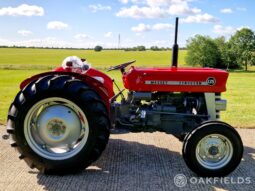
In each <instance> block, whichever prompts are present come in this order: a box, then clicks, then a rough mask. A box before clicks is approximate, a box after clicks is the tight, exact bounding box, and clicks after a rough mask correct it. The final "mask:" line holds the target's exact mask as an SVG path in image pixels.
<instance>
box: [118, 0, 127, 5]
mask: <svg viewBox="0 0 255 191" xmlns="http://www.w3.org/2000/svg"><path fill="white" fill-rule="evenodd" d="M119 2H121V3H123V4H127V3H128V0H119Z"/></svg>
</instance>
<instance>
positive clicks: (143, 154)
mask: <svg viewBox="0 0 255 191" xmlns="http://www.w3.org/2000/svg"><path fill="white" fill-rule="evenodd" d="M238 132H239V133H240V135H241V136H242V139H243V142H244V146H245V150H244V156H243V160H242V162H241V164H240V166H239V167H238V168H237V169H236V170H235V171H234V172H233V173H232V174H230V175H229V176H228V177H227V178H225V179H224V180H219V179H216V180H206V179H201V178H198V177H196V175H195V174H194V173H192V172H191V171H190V170H189V169H188V168H187V167H186V165H185V163H184V161H183V159H182V156H181V147H182V143H181V142H179V141H178V140H177V139H175V138H174V137H173V136H171V135H166V134H164V133H152V134H151V133H137V134H131V133H130V134H122V135H112V136H111V139H110V141H109V144H108V146H107V149H106V150H105V152H104V153H103V155H102V156H101V158H100V159H99V160H98V161H97V162H95V163H94V164H93V165H92V166H90V167H89V168H87V169H86V170H84V172H82V173H80V174H77V175H70V176H62V177H59V176H45V175H43V174H40V173H38V171H37V170H31V169H30V168H29V167H27V165H26V164H25V163H24V161H22V160H19V159H18V155H17V153H16V152H15V150H14V149H13V148H11V147H10V146H9V144H8V141H4V140H3V139H2V138H0V190H15V191H19V190H25V191H32V190H68V191H69V190H84V191H85V190H109V191H112V190H116V191H121V190H130V191H132V190H153V191H157V190H201V191H202V190H203V191H205V190H242V191H244V190H255V129H250V130H249V129H238ZM4 133H5V127H3V126H1V128H0V136H1V137H2V135H3V134H4ZM178 174H184V175H185V176H186V177H187V179H188V183H187V184H186V185H185V186H184V187H181V188H179V187H177V186H176V185H175V184H174V177H175V176H176V175H178ZM181 178H182V177H181ZM182 181H183V179H181V180H180V179H179V183H183V182H182ZM206 181H207V183H208V184H206ZM213 181H214V182H213ZM184 183H185V182H184Z"/></svg>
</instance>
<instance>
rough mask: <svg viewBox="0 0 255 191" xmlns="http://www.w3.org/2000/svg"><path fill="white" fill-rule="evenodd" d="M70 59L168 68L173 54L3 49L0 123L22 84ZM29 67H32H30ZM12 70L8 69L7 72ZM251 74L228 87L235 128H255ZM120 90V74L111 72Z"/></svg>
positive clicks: (237, 76)
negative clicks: (66, 58)
mask: <svg viewBox="0 0 255 191" xmlns="http://www.w3.org/2000/svg"><path fill="white" fill-rule="evenodd" d="M185 54H186V52H185V51H181V52H180V63H183V64H181V65H182V66H184V65H185V62H184V57H185ZM69 55H78V56H81V57H85V58H87V59H88V61H89V62H91V63H92V64H93V67H96V68H99V69H105V68H107V67H109V66H111V65H115V64H119V63H122V62H126V61H129V60H133V59H136V60H137V63H135V65H136V66H139V67H141V66H146V67H153V66H168V65H169V63H170V60H171V56H170V52H165V51H162V52H151V51H146V52H124V51H103V52H99V53H95V52H94V51H80V50H78V51H77V50H43V49H41V50H40V49H0V123H2V124H4V123H5V122H6V115H7V110H8V107H9V105H10V103H11V102H12V100H13V98H14V96H15V95H16V94H17V92H18V90H19V84H20V82H21V81H22V80H23V79H25V78H27V77H29V76H31V75H34V74H37V73H40V72H43V71H47V70H48V69H51V68H54V67H56V66H59V65H60V63H61V61H62V60H63V59H64V58H65V57H66V56H69ZM28 63H29V64H28ZM8 68H9V69H8ZM250 70H253V71H251V72H242V71H236V72H231V73H230V77H229V80H228V84H227V89H228V90H227V92H226V93H224V94H223V98H225V99H227V100H228V108H227V111H226V112H222V120H223V121H226V122H228V123H230V124H231V125H233V126H235V127H255V117H254V111H255V85H254V82H255V67H252V68H250ZM107 74H109V75H110V76H111V77H112V78H114V79H115V80H116V82H117V83H118V85H120V87H123V86H122V81H121V75H120V72H118V71H114V72H109V73H107Z"/></svg>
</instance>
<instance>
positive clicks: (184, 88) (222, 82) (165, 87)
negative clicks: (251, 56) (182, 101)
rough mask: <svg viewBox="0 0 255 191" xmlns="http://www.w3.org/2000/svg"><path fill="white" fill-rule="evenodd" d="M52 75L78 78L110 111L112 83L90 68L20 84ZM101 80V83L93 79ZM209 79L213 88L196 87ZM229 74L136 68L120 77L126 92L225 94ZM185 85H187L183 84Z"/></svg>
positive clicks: (66, 71)
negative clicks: (149, 82) (214, 80)
mask: <svg viewBox="0 0 255 191" xmlns="http://www.w3.org/2000/svg"><path fill="white" fill-rule="evenodd" d="M52 74H60V75H71V76H73V77H75V78H78V79H80V80H82V81H84V82H85V83H86V84H88V85H89V86H90V87H91V88H93V89H94V90H95V91H96V92H97V93H98V94H99V95H100V96H101V97H102V99H103V100H104V102H105V104H106V106H107V107H108V109H110V103H109V99H111V98H112V97H113V96H114V91H113V81H112V79H111V78H110V77H109V76H107V75H106V74H104V73H102V72H100V71H98V70H96V69H93V68H90V69H89V70H87V71H86V72H85V73H83V71H82V70H81V69H72V68H67V69H64V68H62V67H60V68H56V69H55V70H54V71H51V72H46V73H41V74H38V75H35V76H32V77H30V78H28V79H26V80H24V81H23V82H22V83H21V84H20V89H23V88H24V87H25V86H26V85H27V84H29V83H30V82H32V81H34V80H37V79H38V78H40V77H43V76H46V75H52ZM95 77H100V78H102V79H103V83H102V82H100V81H98V80H97V79H95ZM208 78H214V79H216V83H215V84H214V85H199V84H197V83H199V82H206V81H207V80H208ZM227 78H228V73H227V72H226V71H224V70H219V69H212V68H175V67H172V68H135V67H133V66H132V67H131V68H130V70H129V71H128V72H125V73H124V74H123V83H124V86H125V88H126V89H128V90H129V91H143V92H155V91H159V92H219V93H220V92H224V91H226V82H227ZM146 81H154V82H155V81H156V82H169V81H171V82H175V83H181V84H175V85H169V84H164V83H162V84H146ZM185 83H188V84H185Z"/></svg>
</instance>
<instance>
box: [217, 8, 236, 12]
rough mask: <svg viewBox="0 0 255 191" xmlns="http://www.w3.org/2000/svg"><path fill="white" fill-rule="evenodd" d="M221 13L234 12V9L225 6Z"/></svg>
mask: <svg viewBox="0 0 255 191" xmlns="http://www.w3.org/2000/svg"><path fill="white" fill-rule="evenodd" d="M220 12H221V13H233V10H232V9H230V8H225V9H221V10H220Z"/></svg>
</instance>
